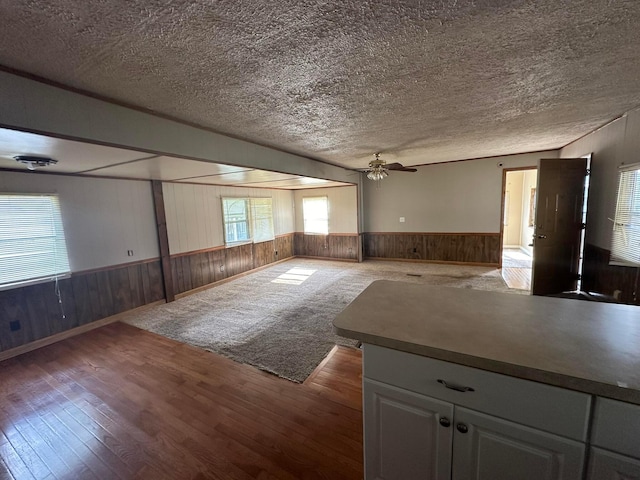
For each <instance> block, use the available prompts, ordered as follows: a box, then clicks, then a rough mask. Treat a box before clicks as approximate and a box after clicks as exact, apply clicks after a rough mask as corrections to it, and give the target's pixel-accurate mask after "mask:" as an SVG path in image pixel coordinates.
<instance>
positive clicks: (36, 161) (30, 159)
mask: <svg viewBox="0 0 640 480" xmlns="http://www.w3.org/2000/svg"><path fill="white" fill-rule="evenodd" d="M13 158H14V159H15V160H16V162H20V163H24V164H25V165H26V166H27V168H28V169H29V170H35V169H36V168H38V167H48V166H49V165H55V164H56V163H58V161H57V160H54V159H53V158H49V157H36V156H33V155H16V156H15V157H13Z"/></svg>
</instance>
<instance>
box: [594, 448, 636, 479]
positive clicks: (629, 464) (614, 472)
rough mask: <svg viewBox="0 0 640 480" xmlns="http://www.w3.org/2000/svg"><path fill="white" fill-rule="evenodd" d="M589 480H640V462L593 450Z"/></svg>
mask: <svg viewBox="0 0 640 480" xmlns="http://www.w3.org/2000/svg"><path fill="white" fill-rule="evenodd" d="M587 479H588V480H640V460H638V459H635V458H631V457H625V456H624V455H618V454H616V453H612V452H608V451H607V450H601V449H599V448H595V447H594V448H592V449H591V460H590V461H589V475H588V476H587Z"/></svg>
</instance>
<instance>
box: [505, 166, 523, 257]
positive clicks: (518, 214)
mask: <svg viewBox="0 0 640 480" xmlns="http://www.w3.org/2000/svg"><path fill="white" fill-rule="evenodd" d="M523 179H524V173H523V171H522V170H516V171H514V172H507V178H506V185H505V189H504V191H505V210H506V212H505V219H506V224H505V226H504V234H503V237H502V243H503V244H504V245H505V246H507V247H519V246H520V244H521V238H522V201H523V198H522V192H523V190H522V189H523V186H524V185H523Z"/></svg>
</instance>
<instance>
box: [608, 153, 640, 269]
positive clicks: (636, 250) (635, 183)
mask: <svg viewBox="0 0 640 480" xmlns="http://www.w3.org/2000/svg"><path fill="white" fill-rule="evenodd" d="M611 263H614V264H618V265H631V266H640V163H636V164H633V165H627V166H623V167H620V172H619V177H618V195H617V202H616V214H615V218H614V219H613V235H612V240H611Z"/></svg>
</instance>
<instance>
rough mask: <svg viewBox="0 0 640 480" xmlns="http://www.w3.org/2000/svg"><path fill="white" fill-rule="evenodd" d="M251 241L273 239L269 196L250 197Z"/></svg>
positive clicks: (271, 210)
mask: <svg viewBox="0 0 640 480" xmlns="http://www.w3.org/2000/svg"><path fill="white" fill-rule="evenodd" d="M251 216H252V219H253V241H254V242H265V241H267V240H273V238H274V235H273V204H272V200H271V198H252V199H251Z"/></svg>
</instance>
